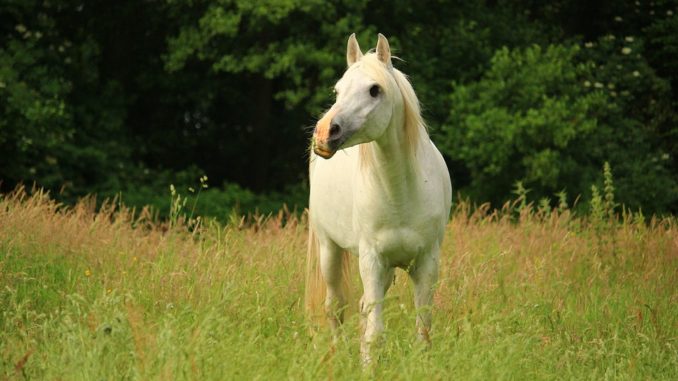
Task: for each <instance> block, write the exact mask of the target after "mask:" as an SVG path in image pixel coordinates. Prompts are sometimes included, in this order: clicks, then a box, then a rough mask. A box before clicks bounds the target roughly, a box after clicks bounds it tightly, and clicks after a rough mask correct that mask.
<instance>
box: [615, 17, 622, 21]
mask: <svg viewBox="0 0 678 381" xmlns="http://www.w3.org/2000/svg"><path fill="white" fill-rule="evenodd" d="M622 20H623V19H622V18H621V17H620V16H614V21H616V22H622Z"/></svg>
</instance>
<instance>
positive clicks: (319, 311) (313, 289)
mask: <svg viewBox="0 0 678 381" xmlns="http://www.w3.org/2000/svg"><path fill="white" fill-rule="evenodd" d="M326 292H327V290H326V286H325V281H324V280H323V276H322V273H321V272H320V244H319V243H318V237H317V236H316V234H315V230H314V229H313V225H312V224H311V223H310V221H309V224H308V248H307V250H306V292H305V295H304V305H305V307H306V314H307V315H308V317H309V318H310V319H311V321H320V317H321V316H322V315H323V305H324V301H325V294H326Z"/></svg>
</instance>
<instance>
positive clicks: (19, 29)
mask: <svg viewBox="0 0 678 381" xmlns="http://www.w3.org/2000/svg"><path fill="white" fill-rule="evenodd" d="M14 30H16V31H17V32H19V33H24V32H25V31H26V30H27V29H26V26H25V25H24V24H17V25H16V26H15V27H14Z"/></svg>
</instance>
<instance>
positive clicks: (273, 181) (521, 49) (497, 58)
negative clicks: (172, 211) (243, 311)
mask: <svg viewBox="0 0 678 381" xmlns="http://www.w3.org/2000/svg"><path fill="white" fill-rule="evenodd" d="M675 12H678V9H676V4H675V1H672V0H657V1H654V2H651V3H649V4H645V3H642V4H636V3H628V4H627V3H623V4H621V3H620V4H617V3H615V2H611V1H604V2H598V3H595V4H594V3H591V4H589V3H582V2H574V1H571V0H555V1H554V2H547V3H541V2H534V1H521V0H518V1H511V2H507V1H498V2H496V1H491V2H450V1H437V0H424V1H418V2H395V3H384V2H376V1H368V0H338V1H332V2H322V1H317V0H313V1H299V0H272V1H264V2H252V1H244V0H243V1H241V0H237V1H226V0H218V1H204V0H166V1H161V2H138V1H119V2H116V3H115V4H112V3H110V2H90V3H87V4H85V3H83V2H80V1H74V0H54V1H48V2H43V1H36V0H27V1H18V0H9V1H5V2H3V3H2V5H0V20H1V21H2V22H1V23H0V40H2V44H1V45H0V152H2V155H0V190H1V191H8V190H10V189H13V188H14V187H15V186H16V185H17V184H19V183H26V184H29V185H30V184H31V183H33V182H36V183H37V184H38V185H40V186H45V187H47V188H49V189H50V190H51V191H52V192H53V194H58V195H59V197H61V199H62V200H63V201H65V202H73V201H74V200H76V199H77V197H78V196H83V195H85V194H89V193H98V194H99V195H105V196H109V195H113V194H116V193H117V192H119V191H121V192H123V194H124V195H125V197H128V198H129V199H130V200H133V201H134V203H135V205H140V204H137V201H138V202H139V203H141V202H142V201H144V200H146V201H148V202H150V203H152V204H154V205H156V206H157V205H160V202H156V201H154V200H155V199H158V200H159V199H161V198H163V197H165V196H164V195H165V194H166V192H167V191H166V190H167V187H168V186H169V184H175V185H176V186H177V190H180V189H181V190H182V192H184V190H183V188H181V186H184V185H185V186H186V187H187V186H190V183H191V182H195V179H197V176H199V175H202V174H207V175H209V177H210V178H211V179H212V180H213V182H214V184H217V187H216V188H217V190H211V191H210V192H208V193H209V196H207V197H205V199H206V201H207V200H211V199H214V203H215V204H216V203H218V202H226V203H227V205H228V207H227V208H226V209H228V210H231V209H232V206H233V205H238V204H240V205H248V203H249V202H250V201H248V200H255V201H252V202H262V203H264V204H265V205H264V204H262V206H261V208H260V209H262V210H267V209H268V208H272V207H273V205H274V204H275V205H279V204H280V202H278V201H276V202H270V203H269V202H268V201H266V200H269V199H276V200H277V199H279V198H287V199H289V200H296V199H297V198H299V194H300V192H298V191H296V190H295V191H293V192H291V194H289V195H283V193H290V192H288V190H289V189H291V188H294V189H298V188H299V187H301V186H302V185H303V184H304V179H305V177H306V171H307V163H306V160H305V155H304V152H306V148H307V141H308V134H309V130H310V126H312V125H313V124H314V120H315V117H316V116H317V115H319V114H320V112H321V111H322V110H323V109H324V108H325V107H327V105H328V104H329V103H330V102H331V99H332V95H331V91H330V89H331V85H332V84H333V83H334V82H335V81H336V80H337V79H338V78H339V76H340V75H341V73H342V72H343V70H344V68H345V59H344V49H345V43H346V38H347V36H348V35H349V34H350V33H353V32H356V33H357V35H358V39H359V41H360V43H361V46H362V47H363V50H367V49H369V48H372V47H373V46H374V43H375V37H376V33H377V32H382V33H384V34H386V35H387V36H388V37H389V40H390V42H391V47H392V49H393V51H394V53H395V55H396V56H401V57H402V58H403V60H402V61H400V60H397V61H396V62H395V64H396V66H397V67H399V68H400V69H402V70H403V71H404V72H405V73H407V74H408V75H410V76H411V80H412V82H413V84H414V87H415V89H416V91H417V94H418V96H419V98H420V100H421V102H422V104H423V110H424V115H425V117H426V119H427V121H428V122H429V125H430V126H431V127H432V138H433V140H434V141H435V142H436V143H437V144H438V143H440V144H439V145H440V146H441V147H442V148H443V150H444V151H445V156H446V159H447V160H448V164H449V165H450V167H451V171H452V174H453V176H452V177H453V180H454V182H455V189H457V190H460V191H461V192H463V193H464V194H466V195H470V196H473V198H474V199H475V201H478V202H481V201H487V200H489V201H492V202H494V203H495V205H497V206H498V205H500V203H501V202H503V201H505V200H507V199H508V198H510V191H511V187H512V186H513V184H514V183H515V182H516V181H522V182H523V184H524V186H525V187H527V188H529V189H531V190H532V192H531V193H530V196H533V197H534V199H535V200H541V199H545V198H552V197H553V196H554V194H555V192H557V191H561V190H566V191H567V193H568V194H569V195H571V196H572V197H574V198H575V199H576V198H577V197H578V196H580V195H588V194H589V184H590V183H593V182H598V181H599V180H600V179H601V175H600V173H599V172H600V171H599V168H600V167H601V166H602V164H603V162H605V161H609V162H610V164H611V165H612V167H613V168H614V170H615V176H616V182H615V185H616V188H617V189H616V195H617V200H616V202H619V203H620V204H624V205H626V206H629V207H632V208H639V207H642V208H644V209H645V210H646V211H647V212H650V213H653V212H676V211H678V209H677V208H678V199H677V197H678V196H676V195H677V194H678V190H677V189H678V188H677V184H678V180H677V179H676V173H678V159H677V156H676V154H675V153H676V152H678V146H677V145H676V144H677V143H676V142H678V127H677V126H678V113H676V111H675V110H676V109H678V107H676V89H677V88H678V81H677V79H676V67H678V66H677V64H676V57H677V55H676V46H678V42H677V41H678V39H677V38H676V36H677V35H678V33H676V30H677V29H676V28H677V26H678V24H677V21H676V20H678V18H676V17H675V15H674V13H675ZM582 15H587V16H586V17H585V16H582ZM584 20H595V22H588V21H586V22H584ZM451 83H453V84H454V85H453V86H451ZM187 172H191V173H193V174H194V175H195V176H193V177H192V178H191V180H190V182H187V183H186V184H180V183H179V182H177V181H175V177H177V176H178V174H181V173H187ZM221 184H238V186H239V187H240V188H241V189H248V191H247V192H250V191H249V190H251V192H253V193H251V195H249V194H248V193H247V192H240V191H234V190H230V189H227V188H228V187H230V185H226V186H224V187H222V186H221ZM294 184H297V185H294ZM220 188H224V189H223V192H225V193H227V194H238V197H243V201H242V202H240V201H231V200H230V198H229V197H230V196H223V195H221V196H217V194H219V193H220V191H218V189H220ZM152 192H157V195H155V196H154V195H152ZM261 195H264V196H261ZM271 195H273V196H271ZM250 196H251V197H250ZM218 200H220V201H218ZM549 202H550V201H549ZM585 202H586V196H585ZM163 204H165V205H166V203H165V202H164V201H163ZM199 204H200V203H198V204H197V206H196V207H200V206H199ZM294 204H298V203H297V202H296V201H294ZM164 208H165V209H166V208H167V206H165V207H164ZM165 209H163V213H167V212H169V210H165ZM243 209H247V210H253V209H256V207H251V206H246V207H243ZM214 210H215V211H218V214H222V212H225V210H221V209H219V208H218V207H216V206H215V207H214Z"/></svg>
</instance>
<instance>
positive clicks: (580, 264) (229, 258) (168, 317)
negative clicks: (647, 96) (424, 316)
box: [0, 192, 678, 380]
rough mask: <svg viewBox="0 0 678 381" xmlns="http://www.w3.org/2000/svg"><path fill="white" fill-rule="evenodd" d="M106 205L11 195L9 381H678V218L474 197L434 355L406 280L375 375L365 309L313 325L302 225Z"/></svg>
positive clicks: (439, 307)
mask: <svg viewBox="0 0 678 381" xmlns="http://www.w3.org/2000/svg"><path fill="white" fill-rule="evenodd" d="M94 205H95V203H94V202H93V201H92V200H85V201H82V202H80V203H79V204H78V205H76V206H74V207H71V208H65V207H60V206H58V205H57V204H55V203H54V202H52V201H50V199H49V198H48V197H47V196H45V195H44V194H41V193H39V192H38V193H36V194H34V195H33V196H27V195H26V194H25V193H21V192H18V193H14V194H13V195H6V196H3V197H2V198H0V379H7V380H23V379H33V380H43V379H44V380H61V379H63V380H126V379H136V380H182V379H191V380H210V379H211V380H224V379H261V380H271V379H294V380H297V379H313V380H315V379H336V380H354V379H372V378H375V379H382V380H391V379H396V380H419V379H422V380H423V379H425V380H431V379H432V380H437V379H438V380H450V379H463V380H467V379H475V380H503V379H516V380H521V379H529V380H532V379H577V380H579V379H594V380H601V379H614V380H626V379H628V380H645V379H666V380H669V379H673V380H675V379H678V226H676V220H675V219H647V220H646V219H643V218H642V217H641V216H640V215H634V214H630V213H626V214H624V215H623V216H620V217H619V219H618V220H615V221H612V220H610V219H609V218H601V217H596V218H594V217H591V218H590V219H587V218H583V217H575V216H572V215H571V214H570V212H568V211H567V210H565V211H560V212H558V211H556V210H549V209H544V208H542V209H541V210H539V211H537V210H536V209H537V208H535V209H533V208H531V207H530V206H529V205H528V206H523V207H522V208H516V207H507V208H505V209H504V211H499V212H495V213H487V211H486V210H484V209H483V208H480V210H477V211H475V212H473V213H471V212H470V208H468V206H466V205H465V204H462V205H461V206H458V207H457V209H456V210H455V211H454V213H453V217H452V219H451V222H450V224H449V226H448V230H447V237H446V240H445V244H444V249H443V257H442V263H441V264H442V267H441V276H440V282H439V286H438V291H437V293H436V296H435V306H434V321H433V332H432V340H433V346H432V348H431V349H429V350H425V349H424V348H421V347H419V346H418V345H417V344H416V342H415V340H414V319H415V311H414V309H413V305H412V298H411V295H410V294H411V289H410V285H409V283H408V280H407V277H406V276H405V275H404V273H402V272H398V273H397V274H396V281H395V285H394V287H392V288H391V291H390V292H389V295H388V298H387V300H386V315H385V316H386V334H385V337H384V340H383V344H382V345H381V347H380V348H379V363H378V365H376V366H374V367H373V368H371V369H367V370H363V369H362V367H361V365H360V360H359V357H360V356H359V327H358V320H359V319H358V317H357V316H356V314H355V313H353V314H351V315H349V317H348V319H347V320H348V321H347V323H346V325H345V329H344V332H343V335H342V338H341V340H339V342H338V343H337V344H336V345H331V342H332V341H331V339H330V337H329V333H328V332H327V329H325V328H322V327H320V328H318V327H315V326H313V324H311V323H309V322H308V319H306V317H305V314H304V308H303V304H304V303H303V294H304V272H305V252H306V247H305V246H306V225H305V222H304V220H303V218H301V219H295V218H293V217H292V218H288V216H286V215H284V214H282V213H281V214H280V215H278V216H272V217H269V218H266V219H265V218H259V219H255V220H253V221H252V222H251V223H249V224H246V226H245V225H240V224H238V221H237V219H233V221H232V223H230V224H227V225H225V226H224V225H220V224H217V223H215V222H203V223H202V224H200V225H199V226H198V227H197V228H194V229H187V227H186V223H184V222H182V220H181V219H180V218H174V219H173V220H172V221H170V222H166V223H159V222H155V221H154V220H153V218H151V217H150V214H149V213H147V212H137V213H136V217H133V216H132V213H131V212H129V211H127V210H125V209H124V208H122V209H121V208H120V207H118V206H114V205H108V206H107V207H104V208H103V209H102V210H101V211H99V212H95V211H94V210H95V208H94ZM517 209H520V210H519V211H517ZM283 222H285V223H284V224H283ZM354 262H355V261H354ZM354 265H355V264H354ZM353 285H354V288H353V290H352V293H353V295H354V300H357V297H358V296H359V289H360V284H359V278H358V277H357V275H355V279H354V281H353ZM355 304H356V303H355V302H354V305H355ZM354 309H355V308H354Z"/></svg>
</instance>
